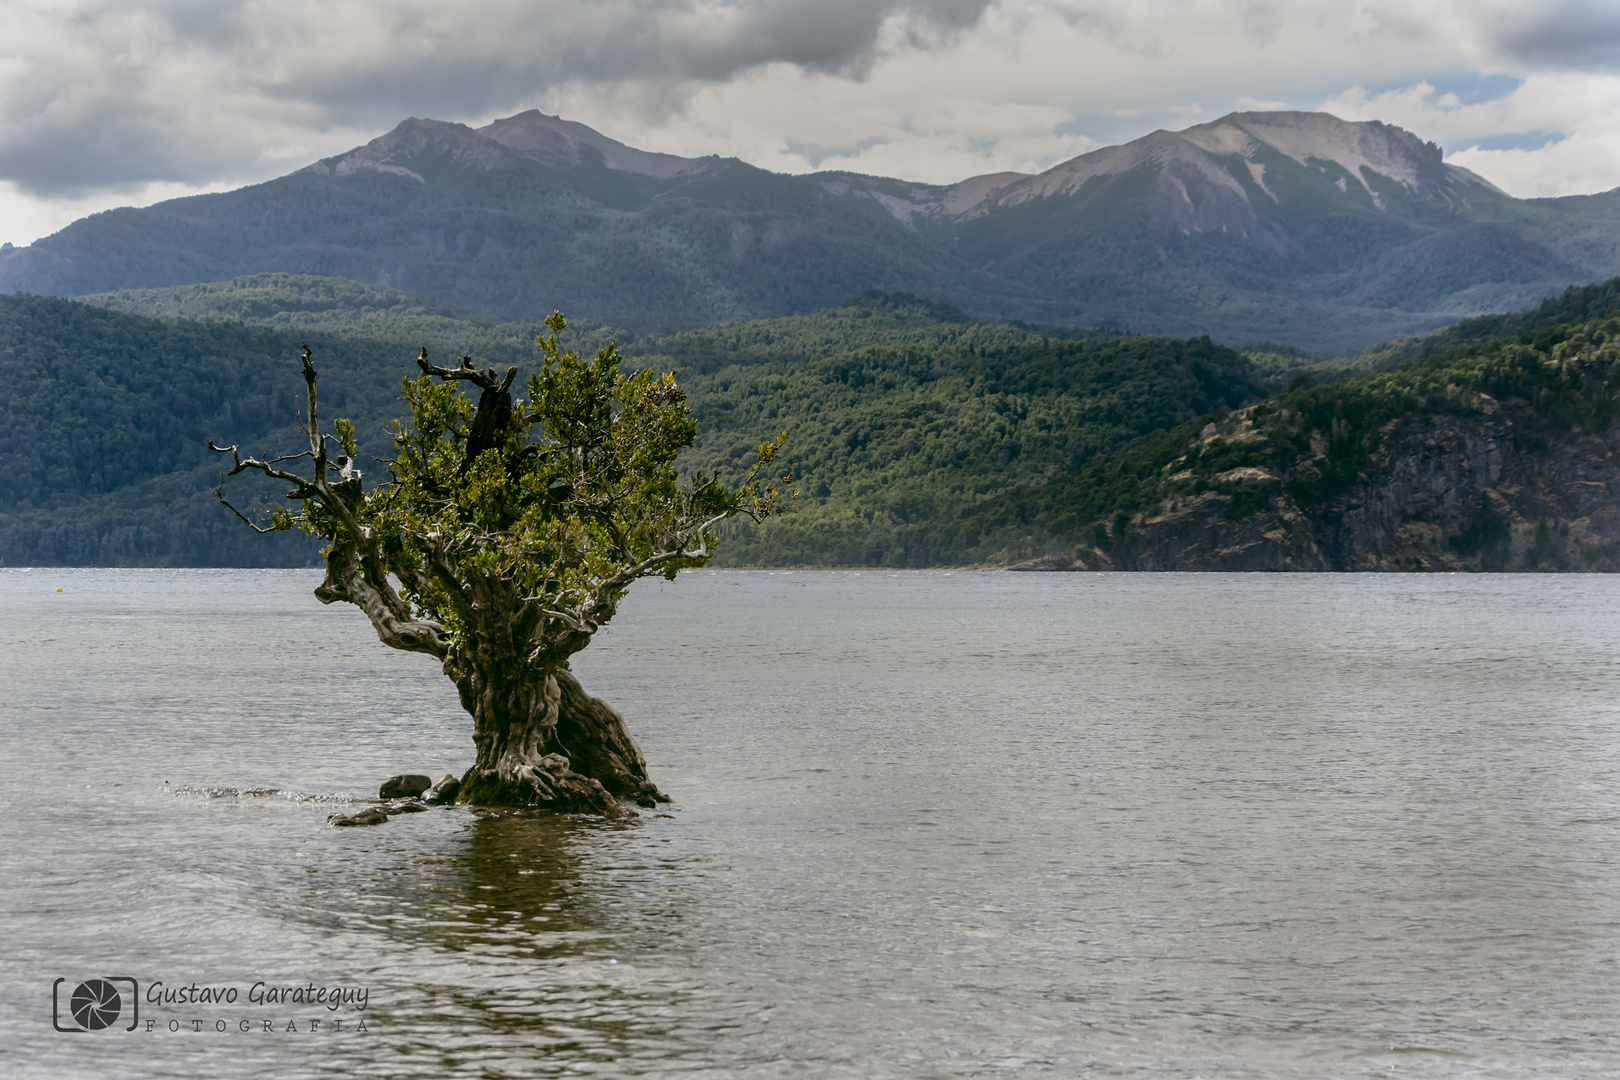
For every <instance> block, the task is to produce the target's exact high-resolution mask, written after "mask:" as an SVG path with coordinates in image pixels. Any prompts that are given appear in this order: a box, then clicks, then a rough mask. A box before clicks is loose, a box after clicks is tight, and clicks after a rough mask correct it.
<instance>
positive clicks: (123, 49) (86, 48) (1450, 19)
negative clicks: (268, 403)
mask: <svg viewBox="0 0 1620 1080" xmlns="http://www.w3.org/2000/svg"><path fill="white" fill-rule="evenodd" d="M0 26H3V27H4V28H5V29H4V31H3V32H0V241H10V242H13V243H16V244H19V245H21V244H25V243H28V242H30V241H32V240H34V239H35V238H37V237H39V236H42V235H45V234H47V233H49V232H52V231H54V230H56V229H59V228H61V227H62V226H64V225H66V224H67V223H68V222H70V221H72V220H74V219H75V218H78V217H81V216H83V215H85V214H88V213H93V212H95V211H97V210H102V209H107V208H109V207H114V206H127V205H145V204H148V203H151V202H155V201H158V200H160V199H164V198H170V197H173V196H176V195H183V194H190V193H194V192H201V191H220V190H226V189H228V188H232V187H237V186H240V185H242V184H245V183H251V182H255V181H259V180H265V179H269V178H271V177H274V176H279V175H281V174H283V173H286V172H290V171H292V170H293V169H295V168H298V167H300V166H302V165H305V164H307V163H309V162H310V161H312V160H314V159H316V158H319V157H324V156H326V155H329V154H334V153H337V152H340V151H342V150H346V149H348V148H350V147H352V146H356V145H358V144H361V143H364V142H366V141H368V140H369V139H371V138H373V137H374V136H376V135H378V134H380V133H382V132H384V131H386V130H388V129H389V128H391V127H393V126H394V125H395V124H396V123H398V122H399V121H400V120H402V119H404V118H405V117H407V116H429V117H434V118H436V119H441V120H460V121H464V122H467V123H470V124H474V125H477V124H481V123H485V122H487V121H489V120H491V119H494V118H496V117H499V116H507V115H510V114H512V113H515V112H519V111H521V110H523V109H528V108H535V107H538V108H541V109H543V110H545V111H546V112H549V113H560V114H561V115H563V116H565V117H567V118H570V119H575V120H580V121H583V122H584V123H587V124H590V125H592V126H593V127H595V128H597V129H598V130H601V131H603V132H605V133H606V134H608V135H611V136H613V137H614V138H617V139H620V140H622V141H624V142H628V143H630V144H631V145H634V146H640V147H643V148H645V149H650V150H665V151H671V152H676V153H681V154H687V155H697V154H706V153H718V154H724V155H736V156H738V157H741V158H743V159H745V160H747V161H750V162H752V163H754V164H756V165H760V166H763V167H765V168H769V169H775V170H778V171H783V172H803V171H809V170H813V169H821V168H847V169H855V170H859V171H862V172H868V173H879V174H883V175H888V176H900V177H905V178H908V179H916V180H928V181H936V182H945V181H953V180H959V179H962V178H964V177H967V176H971V175H974V174H976V173H984V172H994V171H1000V170H1004V169H1017V170H1022V171H1036V170H1039V169H1042V168H1045V167H1047V166H1050V165H1053V164H1055V163H1057V162H1059V161H1062V160H1065V159H1066V158H1069V157H1072V156H1074V155H1076V154H1080V153H1083V152H1085V151H1086V150H1088V149H1092V148H1094V147H1096V146H1100V145H1107V144H1110V143H1117V142H1124V141H1127V140H1129V139H1132V138H1135V137H1137V136H1140V135H1143V134H1146V133H1147V132H1149V131H1152V130H1154V129H1156V128H1161V127H1167V128H1172V129H1176V128H1183V127H1187V126H1188V125H1191V124H1195V123H1199V122H1201V121H1204V120H1211V119H1214V118H1215V117H1218V116H1221V115H1223V114H1224V113H1227V112H1231V111H1233V110H1241V109H1323V110H1326V111H1328V112H1332V113H1335V114H1337V115H1339V116H1342V117H1345V118H1347V119H1381V120H1385V121H1388V122H1390V123H1395V124H1399V125H1401V126H1403V127H1406V128H1408V129H1410V130H1412V131H1415V132H1417V133H1418V134H1420V135H1422V136H1423V137H1424V138H1427V139H1433V140H1435V141H1436V142H1438V143H1440V144H1441V146H1443V147H1444V148H1445V151H1446V154H1447V156H1448V158H1449V159H1450V160H1452V161H1455V162H1458V163H1460V164H1465V165H1467V166H1468V167H1469V168H1471V169H1474V170H1475V171H1476V172H1479V173H1481V174H1483V175H1484V176H1486V177H1487V178H1488V179H1490V180H1492V181H1494V182H1495V183H1496V184H1498V185H1499V186H1501V187H1503V188H1505V189H1507V190H1508V191H1510V192H1512V193H1514V194H1516V195H1521V196H1538V195H1565V194H1578V193H1586V192H1593V191H1603V190H1607V189H1610V188H1613V187H1616V186H1620V3H1616V0H1511V2H1510V0H1379V2H1373V3H1368V2H1362V0H1292V2H1277V0H462V2H460V3H456V4H448V3H444V2H443V0H342V2H341V3H332V2H331V0H123V2H119V0H0Z"/></svg>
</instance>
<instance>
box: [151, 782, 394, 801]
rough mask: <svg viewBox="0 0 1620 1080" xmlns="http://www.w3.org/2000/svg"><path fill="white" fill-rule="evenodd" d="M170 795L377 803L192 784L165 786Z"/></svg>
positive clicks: (350, 797) (349, 797)
mask: <svg viewBox="0 0 1620 1080" xmlns="http://www.w3.org/2000/svg"><path fill="white" fill-rule="evenodd" d="M165 787H166V789H167V790H168V792H169V794H171V795H174V796H176V797H183V796H198V797H201V798H205V799H286V800H287V801H289V802H304V803H356V802H375V801H376V800H375V799H363V798H359V797H357V796H354V795H340V794H336V793H328V794H318V793H312V792H308V791H288V790H287V789H285V788H266V787H253V788H238V787H224V786H215V785H208V786H204V787H195V786H193V785H190V784H178V785H173V784H170V785H165Z"/></svg>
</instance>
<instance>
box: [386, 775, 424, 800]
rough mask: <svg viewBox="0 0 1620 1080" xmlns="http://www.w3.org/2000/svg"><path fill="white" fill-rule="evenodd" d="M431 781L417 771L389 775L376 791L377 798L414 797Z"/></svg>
mask: <svg viewBox="0 0 1620 1080" xmlns="http://www.w3.org/2000/svg"><path fill="white" fill-rule="evenodd" d="M432 786H433V781H432V780H431V779H429V778H428V777H426V776H422V775H421V774H419V773H405V774H403V775H401V776H390V777H389V778H388V779H387V780H384V781H383V786H382V787H381V788H380V789H378V791H377V798H379V799H414V798H416V796H418V795H420V794H422V792H424V791H426V790H427V789H428V788H430V787H432Z"/></svg>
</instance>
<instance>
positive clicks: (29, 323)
mask: <svg viewBox="0 0 1620 1080" xmlns="http://www.w3.org/2000/svg"><path fill="white" fill-rule="evenodd" d="M300 340H301V338H300V335H298V334H294V333H289V332H287V331H278V330H274V329H270V328H265V327H258V326H244V325H242V324H239V323H229V322H219V321H214V322H195V321H187V320H170V321H164V320H158V319H149V318H144V317H140V316H133V315H124V314H117V313H113V312H108V311H104V310H101V309H98V308H94V307H91V306H89V305H87V304H78V303H73V302H71V301H66V300H55V299H49V298H43V297H14V296H13V297H0V387H3V390H0V563H3V565H7V566H17V565H29V564H57V565H81V566H86V565H87V566H97V565H103V566H282V565H300V566H301V565H305V564H306V563H310V562H311V561H312V560H313V559H314V557H315V554H316V549H315V547H314V546H313V544H312V543H311V542H310V541H307V540H305V539H304V538H302V537H294V536H289V535H285V534H283V535H278V536H273V537H265V536H257V535H255V534H253V533H251V532H250V531H249V530H248V529H246V528H245V527H244V526H242V525H241V523H240V522H237V521H236V520H235V519H233V518H231V517H230V515H229V513H228V512H227V511H226V510H225V509H224V508H223V507H221V506H220V505H219V504H218V503H217V502H216V501H215V500H214V497H213V496H212V495H211V494H209V489H211V488H212V487H213V486H214V485H215V484H216V483H217V479H218V474H219V460H218V456H217V455H215V454H212V453H210V452H209V451H208V449H207V448H206V446H205V445H204V440H205V439H207V438H210V437H212V438H215V439H223V440H225V441H226V442H234V441H241V442H242V443H244V444H245V446H247V447H252V448H253V449H255V450H258V449H261V448H276V447H293V446H296V440H297V438H298V435H297V432H296V430H295V428H294V425H295V423H296V422H297V419H298V415H299V409H300V405H299V403H298V398H299V397H300V396H301V394H300V391H301V379H300V378H299V375H298V362H297V357H298V354H299V346H300ZM310 344H311V345H312V346H313V347H314V348H315V350H316V359H317V361H318V363H319V366H320V368H321V371H322V391H323V393H324V394H325V395H326V405H327V408H328V409H330V410H334V411H333V412H331V413H329V415H343V414H348V415H352V416H354V417H355V418H356V419H357V421H359V422H361V423H362V425H363V427H364V428H365V430H367V431H368V432H378V431H379V430H380V429H379V426H378V425H379V424H380V423H381V422H382V421H383V419H384V417H385V416H386V415H391V413H390V409H391V408H392V405H393V398H394V397H395V396H396V391H395V389H394V387H396V386H397V383H398V379H399V376H400V375H401V374H402V373H403V372H404V370H405V366H404V364H403V363H402V362H401V361H402V360H404V359H408V358H407V357H404V356H402V354H401V351H400V350H399V349H398V348H397V347H392V346H388V345H386V344H383V343H378V342H374V341H369V340H367V339H363V338H346V337H338V336H335V335H313V336H311V338H310ZM377 438H378V439H379V440H380V438H381V436H380V434H379V435H378V436H377ZM374 445H375V443H374Z"/></svg>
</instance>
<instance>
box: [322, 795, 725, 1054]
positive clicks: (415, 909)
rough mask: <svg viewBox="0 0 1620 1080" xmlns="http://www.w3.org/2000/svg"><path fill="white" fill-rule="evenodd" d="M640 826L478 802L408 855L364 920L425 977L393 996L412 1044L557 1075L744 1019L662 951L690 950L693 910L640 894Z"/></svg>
mask: <svg viewBox="0 0 1620 1080" xmlns="http://www.w3.org/2000/svg"><path fill="white" fill-rule="evenodd" d="M452 812H453V813H458V814H460V813H465V812H464V811H452ZM410 824H411V822H410V821H409V819H406V820H405V821H395V822H391V823H390V825H388V826H385V828H395V829H403V828H409V826H410ZM637 828H638V826H636V825H634V824H628V825H621V824H615V823H609V822H603V821H601V820H580V819H572V818H565V817H558V816H556V815H552V814H543V813H542V814H536V815H533V816H525V815H523V814H521V813H518V814H500V815H489V816H483V815H479V816H476V817H475V816H472V815H468V820H467V822H466V826H465V828H464V829H463V830H461V831H460V832H459V833H458V834H455V835H453V836H452V835H442V834H441V837H440V840H439V841H438V842H430V843H428V844H426V845H424V847H423V848H422V849H420V850H418V851H416V852H414V853H413V857H412V858H410V860H409V862H408V865H407V866H400V867H397V868H396V869H397V870H398V871H403V873H401V874H400V879H399V880H398V887H397V888H390V889H389V892H388V894H387V895H386V896H380V895H379V894H378V893H376V892H373V893H372V894H371V897H370V899H372V900H374V901H378V902H374V903H370V904H368V905H366V907H365V914H364V917H363V918H362V919H361V920H360V922H361V923H363V927H364V931H365V932H366V934H367V935H368V936H373V937H374V936H375V935H377V934H381V935H383V936H385V937H386V939H387V940H386V941H385V942H382V943H378V944H377V945H376V946H374V948H376V949H377V950H378V951H380V952H381V953H382V954H383V955H384V956H385V957H386V960H385V963H387V964H388V966H389V967H390V968H391V969H392V971H393V972H394V973H397V974H401V975H403V976H404V977H405V979H406V980H410V981H411V983H412V989H411V990H409V991H403V990H401V991H399V992H395V993H391V994H390V995H389V996H390V998H392V999H393V1000H395V1001H397V1002H399V1005H400V1006H401V1007H400V1008H397V1009H395V1010H393V1015H392V1016H391V1017H390V1021H391V1022H390V1024H389V1028H390V1030H391V1031H393V1032H395V1033H396V1035H397V1036H399V1037H402V1038H403V1039H404V1045H403V1046H400V1047H399V1049H401V1050H403V1052H404V1053H405V1054H406V1055H407V1056H409V1057H413V1058H414V1057H415V1056H417V1055H418V1054H428V1055H436V1056H437V1060H438V1061H439V1063H440V1066H441V1067H443V1068H445V1069H447V1070H449V1071H454V1070H455V1069H458V1068H462V1067H464V1066H465V1065H466V1064H468V1063H469V1062H471V1061H474V1060H476V1061H478V1062H480V1063H482V1064H481V1067H483V1068H484V1070H485V1073H486V1074H488V1075H508V1074H509V1075H548V1074H549V1073H551V1072H558V1073H572V1072H575V1071H577V1070H579V1069H582V1068H583V1069H598V1068H601V1067H603V1066H604V1065H606V1064H608V1063H610V1062H619V1061H622V1060H625V1059H627V1058H631V1057H642V1056H647V1057H651V1058H653V1059H659V1058H664V1057H667V1056H672V1055H676V1056H678V1055H682V1054H690V1053H692V1052H693V1051H694V1050H695V1049H696V1048H698V1047H701V1046H703V1045H705V1044H706V1043H708V1042H710V1041H712V1040H713V1039H714V1038H715V1037H716V1036H717V1035H719V1034H721V1033H722V1031H723V1030H724V1029H726V1028H729V1027H730V1026H731V1025H730V1024H728V1023H726V1022H724V1021H722V1022H721V1023H720V1024H719V1028H720V1029H722V1030H721V1031H717V1030H716V1028H715V1024H714V1020H715V1019H716V1018H715V1015H714V1006H715V1004H717V1003H715V1002H712V1001H711V1002H702V1001H697V1000H693V998H694V991H695V990H696V988H695V987H694V986H693V985H692V983H691V981H690V975H689V973H685V972H684V971H683V970H680V969H676V970H672V969H671V968H669V967H668V966H666V965H665V964H664V963H663V962H662V961H661V960H659V959H658V958H657V957H655V956H651V955H649V954H651V953H652V952H653V950H654V949H656V950H657V951H659V952H662V951H663V950H665V949H673V950H675V951H680V945H679V931H680V924H681V920H680V918H679V916H678V912H677V911H676V910H673V905H665V904H659V905H656V909H649V906H648V905H646V904H645V903H642V902H638V900H645V899H646V896H645V893H643V892H642V890H641V889H639V888H638V886H637V884H636V881H637V880H638V879H639V877H640V873H639V871H640V870H645V869H648V868H645V867H636V866H634V865H632V866H631V867H629V868H628V869H630V871H631V873H630V879H629V880H626V879H625V878H623V877H622V876H620V874H619V873H618V872H617V871H618V870H623V869H626V867H625V866H624V862H623V860H619V859H617V858H616V855H617V854H618V853H620V852H622V851H624V850H625V845H624V843H623V842H624V841H631V842H632V844H633V842H634V840H635V839H636V837H635V835H634V831H635V830H636V829H637ZM627 830H628V831H627ZM638 894H640V895H639V897H638ZM665 908H670V910H664V909H665ZM649 915H650V916H653V917H652V918H651V919H649V918H648V916H649ZM350 925H351V926H354V925H355V924H354V923H350ZM654 935H656V936H654ZM614 959H618V960H621V961H623V962H622V963H619V964H614V963H611V962H610V961H612V960H614ZM697 996H698V997H703V996H705V995H703V994H702V993H701V991H699V992H698V994H697ZM734 1007H735V1005H732V1006H731V1007H729V1008H722V1009H721V1011H722V1012H730V1011H731V1008H734ZM694 1021H697V1022H698V1026H696V1027H693V1026H692V1025H693V1023H694ZM407 1071H410V1070H407Z"/></svg>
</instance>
